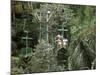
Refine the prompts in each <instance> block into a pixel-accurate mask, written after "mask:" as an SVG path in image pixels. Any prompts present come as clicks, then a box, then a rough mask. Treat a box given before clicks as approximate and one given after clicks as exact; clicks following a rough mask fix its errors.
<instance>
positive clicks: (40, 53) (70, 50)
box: [11, 2, 96, 75]
mask: <svg viewBox="0 0 100 75" xmlns="http://www.w3.org/2000/svg"><path fill="white" fill-rule="evenodd" d="M16 5H17V3H16ZM16 9H17V10H18V12H20V13H21V16H20V17H16V13H17V12H13V11H12V12H13V14H12V15H13V16H12V17H13V18H12V32H11V33H12V46H14V48H13V49H14V50H16V51H15V52H17V53H18V52H20V49H18V47H17V46H18V45H20V44H18V43H21V41H19V40H21V37H22V35H21V34H23V33H21V32H23V31H24V30H28V31H30V32H31V33H34V36H38V38H39V33H40V32H41V34H42V36H43V38H42V39H38V40H39V44H38V45H36V48H34V52H33V53H29V54H28V55H25V56H24V55H23V56H19V57H18V56H17V55H16V56H17V57H13V56H12V58H11V59H12V61H11V64H12V67H11V71H12V74H13V75H15V74H19V73H36V72H51V71H66V70H83V69H84V70H86V69H95V68H96V15H95V12H96V7H95V6H84V5H82V6H81V5H63V4H52V3H35V2H34V3H33V2H19V3H18V6H16ZM47 11H50V12H51V13H52V16H51V17H50V19H49V21H46V17H48V16H46V15H45V14H46V12H47ZM39 12H41V13H44V14H42V18H41V20H38V19H37V17H36V13H39ZM14 15H15V16H14ZM25 19H26V20H25ZM40 24H41V25H42V31H41V30H40ZM47 24H48V25H49V26H48V30H49V35H50V36H49V39H53V40H52V41H51V40H49V41H50V42H52V43H53V44H52V45H51V43H50V44H48V43H47V41H45V40H46V39H45V37H46V36H45V34H46V33H47V30H46V25H47ZM62 25H64V28H66V29H68V31H67V32H65V34H64V36H66V37H67V38H68V46H67V48H66V49H65V50H64V49H62V51H63V50H64V51H63V52H60V50H61V49H60V50H59V49H57V48H56V47H55V46H53V45H54V42H55V41H54V40H55V36H56V34H57V33H58V29H59V28H61V26H62ZM16 37H17V38H16ZM15 39H17V42H18V43H16V41H15ZM33 42H34V41H33ZM17 50H19V51H17ZM23 50H25V49H24V48H23ZM57 57H58V58H59V59H63V58H64V60H65V62H64V64H62V63H60V64H59V62H62V61H61V60H58V59H57Z"/></svg>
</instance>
